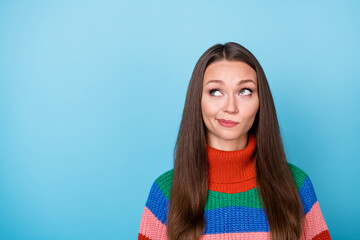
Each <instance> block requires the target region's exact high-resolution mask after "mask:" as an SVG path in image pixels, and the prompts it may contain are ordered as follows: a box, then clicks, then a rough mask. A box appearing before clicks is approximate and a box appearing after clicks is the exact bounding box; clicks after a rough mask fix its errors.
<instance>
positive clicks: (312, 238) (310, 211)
mask: <svg viewBox="0 0 360 240" xmlns="http://www.w3.org/2000/svg"><path fill="white" fill-rule="evenodd" d="M299 195H300V198H301V201H302V204H303V208H304V211H305V222H304V230H303V235H302V238H301V240H328V239H331V237H330V233H329V230H328V227H327V225H326V222H325V219H324V217H323V214H322V212H321V209H320V205H319V202H318V200H317V197H316V194H315V190H314V186H313V184H312V182H311V180H310V178H309V176H308V175H306V177H305V180H304V182H303V184H302V186H301V188H300V190H299Z"/></svg>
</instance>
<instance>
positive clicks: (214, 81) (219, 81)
mask: <svg viewBox="0 0 360 240" xmlns="http://www.w3.org/2000/svg"><path fill="white" fill-rule="evenodd" d="M247 82H251V83H253V84H255V85H256V83H255V82H254V81H253V80H251V79H244V80H240V81H239V82H238V83H237V85H241V84H244V83H247ZM209 83H219V84H221V85H225V83H224V82H223V81H221V80H209V81H208V82H207V83H206V85H208V84H209Z"/></svg>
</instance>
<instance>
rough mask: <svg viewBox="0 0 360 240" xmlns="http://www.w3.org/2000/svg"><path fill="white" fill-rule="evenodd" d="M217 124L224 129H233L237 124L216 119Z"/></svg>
mask: <svg viewBox="0 0 360 240" xmlns="http://www.w3.org/2000/svg"><path fill="white" fill-rule="evenodd" d="M218 122H219V123H220V125H221V126H224V127H235V126H236V125H237V124H238V122H234V121H231V120H225V119H218Z"/></svg>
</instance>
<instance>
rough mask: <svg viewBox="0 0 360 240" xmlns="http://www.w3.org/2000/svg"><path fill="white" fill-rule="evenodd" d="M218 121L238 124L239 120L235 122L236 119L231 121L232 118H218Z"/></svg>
mask: <svg viewBox="0 0 360 240" xmlns="http://www.w3.org/2000/svg"><path fill="white" fill-rule="evenodd" d="M218 121H219V122H220V121H221V122H223V123H230V124H238V122H234V121H231V120H225V119H218Z"/></svg>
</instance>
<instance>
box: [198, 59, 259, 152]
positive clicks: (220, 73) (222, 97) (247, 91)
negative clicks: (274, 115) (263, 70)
mask: <svg viewBox="0 0 360 240" xmlns="http://www.w3.org/2000/svg"><path fill="white" fill-rule="evenodd" d="M258 109H259V97H258V90H257V76H256V72H255V71H254V69H252V68H251V67H250V66H249V65H248V64H246V63H243V62H240V61H227V60H221V61H218V62H214V63H212V64H210V65H209V66H208V67H207V68H206V70H205V73H204V79H203V92H202V98H201V111H202V116H203V120H204V123H205V126H206V128H207V129H206V133H207V140H208V141H207V143H208V144H210V145H211V146H217V147H218V146H226V145H228V144H230V145H232V146H235V145H237V146H238V145H241V144H242V142H243V141H244V140H245V141H247V136H248V135H247V133H248V131H249V129H250V128H251V126H252V125H253V123H254V120H255V116H256V113H257V111H258ZM221 120H228V121H233V122H235V124H226V121H225V123H224V122H222V121H221Z"/></svg>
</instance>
